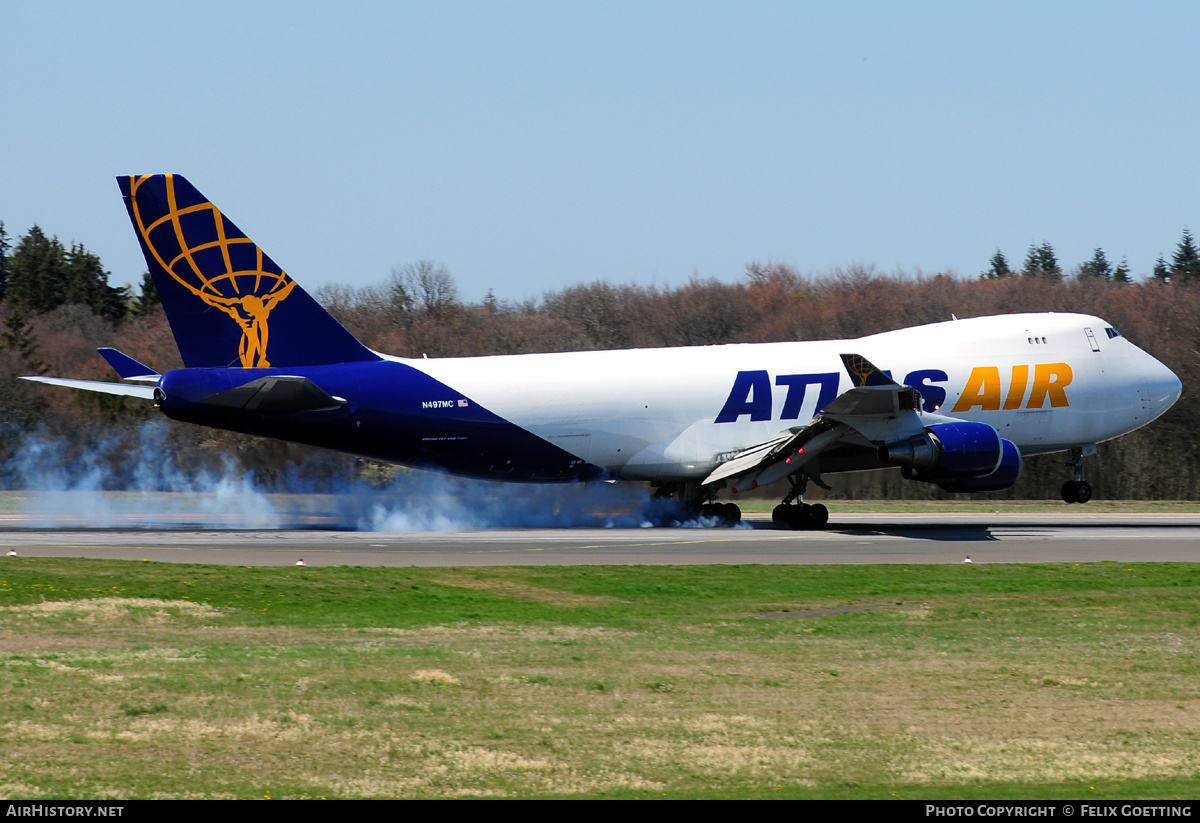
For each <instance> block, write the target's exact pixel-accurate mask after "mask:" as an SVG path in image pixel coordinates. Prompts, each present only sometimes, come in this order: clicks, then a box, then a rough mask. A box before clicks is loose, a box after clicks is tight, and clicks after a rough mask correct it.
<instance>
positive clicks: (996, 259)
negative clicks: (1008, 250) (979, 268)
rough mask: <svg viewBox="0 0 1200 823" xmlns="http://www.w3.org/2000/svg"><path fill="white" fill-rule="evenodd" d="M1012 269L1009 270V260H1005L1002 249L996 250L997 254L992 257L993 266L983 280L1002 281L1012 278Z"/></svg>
mask: <svg viewBox="0 0 1200 823" xmlns="http://www.w3.org/2000/svg"><path fill="white" fill-rule="evenodd" d="M1012 273H1013V271H1012V269H1011V268H1009V265H1008V260H1006V259H1005V257H1004V255H1003V254H1002V253H1001V251H1000V249H996V253H995V254H993V255H992V266H991V268H989V269H988V270H987V271H985V272H984V273H983V274H982V275H980V279H981V280H1002V279H1003V278H1005V277H1010V276H1012Z"/></svg>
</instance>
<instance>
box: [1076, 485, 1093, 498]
mask: <svg viewBox="0 0 1200 823" xmlns="http://www.w3.org/2000/svg"><path fill="white" fill-rule="evenodd" d="M1075 486H1076V489H1075V502H1076V503H1086V502H1088V501H1089V500H1091V499H1092V484H1091V483H1089V482H1087V481H1086V480H1081V481H1079V482H1078V483H1076V484H1075Z"/></svg>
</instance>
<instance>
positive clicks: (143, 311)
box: [129, 272, 159, 317]
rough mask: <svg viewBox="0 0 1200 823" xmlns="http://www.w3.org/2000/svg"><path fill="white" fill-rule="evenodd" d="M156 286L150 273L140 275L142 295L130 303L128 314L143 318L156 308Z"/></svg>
mask: <svg viewBox="0 0 1200 823" xmlns="http://www.w3.org/2000/svg"><path fill="white" fill-rule="evenodd" d="M158 305H159V300H158V286H156V285H154V278H153V277H152V276H151V275H150V272H144V273H143V274H142V293H141V294H140V295H138V296H137V297H136V298H135V299H134V300H132V301H131V303H130V307H129V313H130V314H131V315H133V316H134V317H145V316H146V315H148V314H151V313H152V312H153V311H154V310H155V309H156V308H158Z"/></svg>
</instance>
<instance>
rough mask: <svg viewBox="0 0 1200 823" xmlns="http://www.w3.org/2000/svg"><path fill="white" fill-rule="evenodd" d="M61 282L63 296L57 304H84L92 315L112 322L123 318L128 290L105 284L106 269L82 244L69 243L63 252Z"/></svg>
mask: <svg viewBox="0 0 1200 823" xmlns="http://www.w3.org/2000/svg"><path fill="white" fill-rule="evenodd" d="M63 284H64V289H63V298H62V302H61V303H60V304H59V305H63V304H78V305H81V306H87V307H88V308H89V309H91V310H92V313H93V314H97V315H99V316H101V317H104V318H106V319H108V320H111V321H113V322H114V323H115V322H118V321H120V320H121V319H122V318H124V316H125V307H126V304H127V303H128V301H129V292H128V290H127V289H125V288H115V287H113V286H110V285H108V272H106V271H105V270H104V267H103V266H102V265H101V264H100V258H99V257H97V256H96V255H94V254H92V253H91V252H90V251H88V250H87V249H85V248H84V247H83V244H82V243H72V244H71V250H70V251H69V252H67V254H66V260H65V265H64V266H63ZM53 308H57V306H54V307H53Z"/></svg>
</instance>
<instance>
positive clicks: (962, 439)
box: [878, 421, 1021, 492]
mask: <svg viewBox="0 0 1200 823" xmlns="http://www.w3.org/2000/svg"><path fill="white" fill-rule="evenodd" d="M878 456H879V460H880V462H882V463H887V464H889V465H893V466H900V467H901V473H902V474H903V475H904V477H905V478H907V479H909V480H920V481H923V482H926V483H936V484H937V485H939V486H941V487H942V488H943V489H945V490H946V491H949V492H995V491H1003V490H1004V489H1007V488H1009V487H1010V486H1012V485H1013V484H1014V483H1016V482H1017V478H1018V477H1020V476H1021V451H1020V449H1018V448H1017V447H1016V445H1014V444H1013V442H1012V441H1010V440H1005V439H1004V438H1002V437H1001V436H1000V435H999V434H997V433H996V430H995V429H993V428H992V427H991V426H989V425H987V424H986V423H971V422H967V421H962V422H957V423H938V424H935V425H933V426H930V427H929V428H927V429H925V431H924V432H922V433H921V434H919V435H917V436H916V437H910V438H909V439H908V440H901V441H898V442H896V443H887V444H885V445H883V446H880V447H879V452H878Z"/></svg>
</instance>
